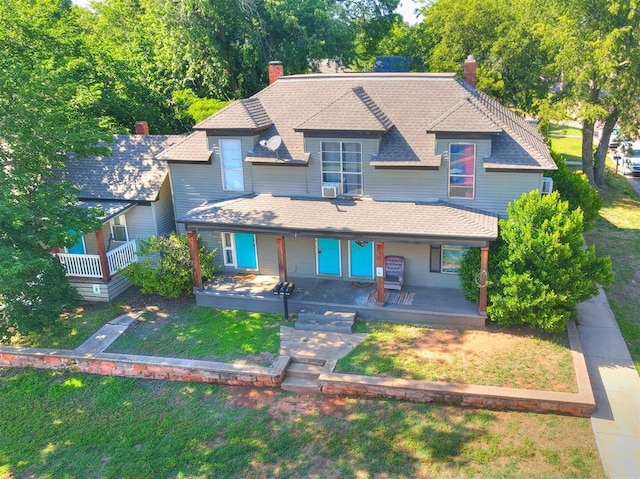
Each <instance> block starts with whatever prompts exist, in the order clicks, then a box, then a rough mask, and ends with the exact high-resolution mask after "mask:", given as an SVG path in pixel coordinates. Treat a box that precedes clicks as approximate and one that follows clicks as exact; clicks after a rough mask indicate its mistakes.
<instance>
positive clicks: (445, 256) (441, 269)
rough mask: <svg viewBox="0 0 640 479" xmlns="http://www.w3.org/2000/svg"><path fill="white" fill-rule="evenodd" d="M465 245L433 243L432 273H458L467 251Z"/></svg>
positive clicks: (430, 269)
mask: <svg viewBox="0 0 640 479" xmlns="http://www.w3.org/2000/svg"><path fill="white" fill-rule="evenodd" d="M467 249H468V248H466V247H464V246H448V245H442V246H439V245H432V246H431V267H430V268H429V271H431V272H432V273H449V274H458V272H459V271H460V263H461V262H462V257H463V256H464V254H465V253H466V252H467Z"/></svg>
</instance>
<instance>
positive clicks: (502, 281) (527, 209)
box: [461, 191, 613, 331]
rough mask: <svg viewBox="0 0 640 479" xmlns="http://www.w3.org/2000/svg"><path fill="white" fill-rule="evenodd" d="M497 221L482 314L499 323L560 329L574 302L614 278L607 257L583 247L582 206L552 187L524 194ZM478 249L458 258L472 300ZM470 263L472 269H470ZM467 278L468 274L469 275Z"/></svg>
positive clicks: (578, 301)
mask: <svg viewBox="0 0 640 479" xmlns="http://www.w3.org/2000/svg"><path fill="white" fill-rule="evenodd" d="M507 213H508V217H507V219H504V220H500V223H499V226H500V238H501V239H500V242H499V245H498V246H497V247H495V248H494V249H493V250H492V253H490V255H489V281H488V283H487V285H488V306H487V315H488V316H489V318H490V319H491V320H492V321H496V322H497V323H499V324H501V325H517V324H528V325H530V326H533V327H537V328H541V329H543V330H545V331H560V330H562V329H563V328H564V327H565V326H566V324H567V322H568V321H569V320H571V319H573V318H574V316H575V310H576V306H577V304H578V303H580V302H581V301H585V300H586V299H589V298H590V297H592V296H594V295H595V294H597V285H598V284H609V283H610V282H611V281H612V280H613V273H612V272H611V260H610V258H609V257H604V258H599V257H597V256H596V252H595V247H593V246H591V247H589V248H585V246H584V241H583V238H582V233H583V230H584V228H583V221H582V210H580V209H576V210H572V209H571V208H570V207H569V203H568V202H567V201H563V200H561V199H560V197H559V194H558V193H557V192H554V193H552V194H550V195H545V196H542V197H541V196H540V194H539V193H538V192H537V191H532V192H531V193H529V194H526V193H525V194H523V195H522V196H521V197H520V199H518V200H516V201H514V202H513V203H510V204H509V207H508V210H507ZM477 258H478V254H477V253H469V254H468V255H466V256H465V258H464V260H463V265H462V269H461V284H462V287H463V288H464V289H465V294H466V295H467V297H468V298H470V299H475V300H477V297H478V296H477V285H475V288H474V282H475V281H474V280H473V277H472V276H471V275H473V274H474V272H475V274H476V275H477V271H478V270H479V261H478V259H477ZM474 268H475V269H474ZM470 278H471V279H470Z"/></svg>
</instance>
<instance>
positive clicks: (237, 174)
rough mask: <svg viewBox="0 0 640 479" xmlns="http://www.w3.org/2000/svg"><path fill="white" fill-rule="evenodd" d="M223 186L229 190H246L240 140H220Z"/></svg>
mask: <svg viewBox="0 0 640 479" xmlns="http://www.w3.org/2000/svg"><path fill="white" fill-rule="evenodd" d="M219 145H220V166H221V168H222V188H223V189H224V190H227V191H244V175H243V171H242V143H241V142H240V140H235V139H224V140H220V141H219Z"/></svg>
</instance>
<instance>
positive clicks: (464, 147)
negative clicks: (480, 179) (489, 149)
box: [449, 143, 476, 198]
mask: <svg viewBox="0 0 640 479" xmlns="http://www.w3.org/2000/svg"><path fill="white" fill-rule="evenodd" d="M475 174H476V145H474V144H471V143H454V144H451V145H449V197H450V198H473V196H474V186H475Z"/></svg>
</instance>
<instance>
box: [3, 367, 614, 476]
mask: <svg viewBox="0 0 640 479" xmlns="http://www.w3.org/2000/svg"><path fill="white" fill-rule="evenodd" d="M0 404H2V407H1V408H0V431H2V434H0V478H2V479H9V478H58V477H60V478H93V477H95V478H98V477H99V478H118V479H119V478H123V477H127V478H129V477H131V478H136V479H145V478H159V477H163V478H168V477H174V478H209V477H211V478H213V477H216V478H218V477H221V478H222V477H224V478H271V477H278V478H301V477H311V478H338V477H353V478H356V477H362V478H391V477H393V478H399V479H402V478H433V477H437V478H443V479H447V478H459V477H482V478H504V477H509V478H512V479H518V478H523V479H524V478H526V479H528V478H531V477H535V478H558V477H571V478H589V479H594V478H603V477H604V473H603V470H602V467H601V465H600V462H599V458H598V453H597V448H596V446H595V443H594V439H593V434H592V433H591V429H590V425H589V420H588V419H584V418H573V417H563V416H553V415H537V414H525V413H513V412H490V411H484V410H466V409H462V408H457V407H448V406H442V405H432V404H415V403H410V402H397V401H391V400H365V399H351V398H307V397H299V396H290V395H287V394H285V393H282V392H279V391H274V390H255V389H246V388H239V387H236V388H233V387H222V386H212V385H202V384H184V383H170V382H163V381H154V380H135V379H129V378H113V377H101V376H88V375H82V374H74V373H60V372H50V371H34V370H19V369H13V370H4V371H1V370H0Z"/></svg>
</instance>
